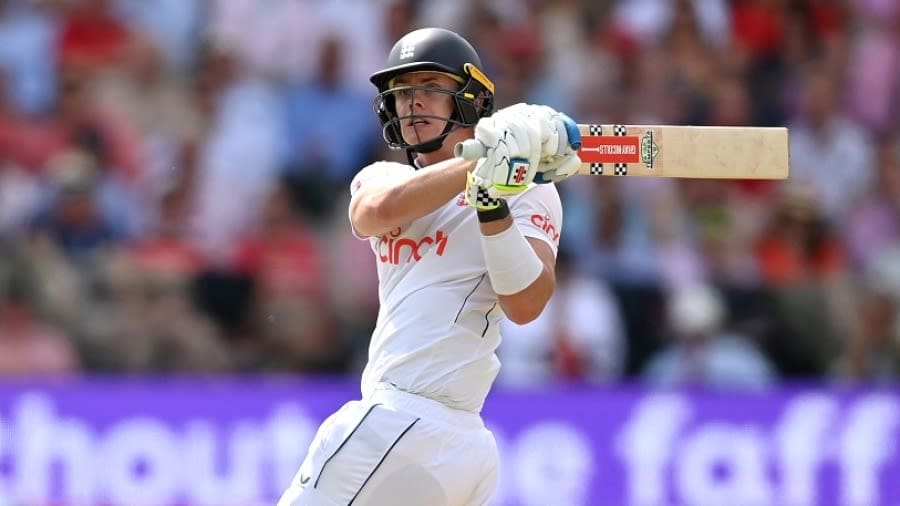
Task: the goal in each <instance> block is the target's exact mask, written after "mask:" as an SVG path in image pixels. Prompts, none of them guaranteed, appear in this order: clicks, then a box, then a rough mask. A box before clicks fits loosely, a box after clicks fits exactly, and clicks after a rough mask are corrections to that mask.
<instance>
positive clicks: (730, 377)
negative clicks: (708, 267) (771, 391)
mask: <svg viewBox="0 0 900 506" xmlns="http://www.w3.org/2000/svg"><path fill="white" fill-rule="evenodd" d="M666 314H667V322H668V328H669V329H670V332H671V339H672V341H671V343H670V344H669V345H668V346H667V347H666V348H665V349H664V350H662V351H661V352H660V353H659V354H657V355H656V356H655V357H653V358H652V359H651V360H650V362H649V363H648V364H647V367H646V369H645V370H644V373H643V379H644V381H645V382H647V383H648V384H650V385H654V386H667V387H674V386H699V387H712V388H730V389H734V388H737V389H759V388H765V387H768V386H770V385H772V384H773V382H774V381H775V380H776V378H777V375H776V372H775V369H774V367H773V366H772V364H771V363H770V362H769V361H768V359H767V358H766V356H765V354H764V353H763V352H762V351H761V350H760V349H758V348H757V346H756V344H755V343H754V342H753V341H752V340H751V339H749V338H748V337H747V336H743V335H740V334H736V333H734V332H730V331H728V330H727V329H726V328H725V326H724V325H725V322H726V321H727V313H726V308H725V304H724V301H723V299H722V297H721V295H720V294H719V292H718V291H717V290H716V289H715V288H713V287H712V286H710V285H706V284H694V285H681V286H678V287H675V288H674V289H673V292H672V293H670V296H669V299H668V309H667V313H666Z"/></svg>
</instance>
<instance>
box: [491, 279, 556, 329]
mask: <svg viewBox="0 0 900 506" xmlns="http://www.w3.org/2000/svg"><path fill="white" fill-rule="evenodd" d="M554 284H555V283H554V279H553V273H552V272H551V271H550V270H549V269H547V267H546V266H545V267H544V270H543V271H542V272H541V274H540V276H538V278H537V279H536V280H535V281H534V283H532V284H530V285H529V286H528V288H526V289H524V290H522V291H521V292H518V293H515V294H512V295H500V296H499V302H500V307H501V308H502V309H503V313H504V314H506V317H507V318H509V320H510V321H512V322H513V323H517V324H519V325H524V324H526V323H529V322H531V321H533V320H535V319H536V318H537V317H538V316H540V314H541V312H543V310H544V307H545V306H546V305H547V302H548V301H549V300H550V296H551V295H553V287H554Z"/></svg>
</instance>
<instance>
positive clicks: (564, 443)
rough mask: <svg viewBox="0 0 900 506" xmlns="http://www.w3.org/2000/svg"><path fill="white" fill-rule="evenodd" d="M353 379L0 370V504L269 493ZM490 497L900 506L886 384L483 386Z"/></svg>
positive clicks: (215, 498) (211, 498)
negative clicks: (86, 375)
mask: <svg viewBox="0 0 900 506" xmlns="http://www.w3.org/2000/svg"><path fill="white" fill-rule="evenodd" d="M357 396H358V390H357V386H356V384H355V383H347V382H325V381H301V380H287V379H285V380H248V379H243V380H225V379H210V380H196V379H190V380H189V379H181V380H175V379H172V380H160V381H140V380H123V379H118V378H106V379H103V380H93V381H86V382H79V383H60V384H11V383H5V384H2V385H0V506H10V505H13V506H18V505H28V506H37V505H50V504H53V505H72V506H76V505H77V506H87V505H128V506H140V505H148V506H149V505H153V506H164V505H188V504H190V505H204V506H205V505H216V506H229V505H234V506H238V505H240V506H251V505H263V504H266V505H271V504H274V501H275V499H276V498H277V496H278V495H279V493H280V492H281V490H282V489H283V488H284V487H285V486H286V484H287V483H288V482H289V481H290V479H291V477H292V475H293V473H294V472H295V470H296V468H297V466H298V465H299V463H300V461H301V460H302V458H303V455H304V454H305V451H306V447H307V445H308V443H309V441H310V440H311V438H312V436H313V434H314V432H315V429H316V428H317V426H318V424H319V423H320V422H321V420H323V419H324V418H325V417H326V416H327V415H328V414H330V413H331V412H333V411H334V410H336V409H337V408H338V407H340V405H341V404H343V403H344V402H345V401H347V400H350V399H354V398H356V397H357ZM484 416H485V419H486V420H487V422H488V424H489V425H490V427H491V428H492V429H493V430H494V433H495V434H496V435H497V439H498V442H499V444H500V448H501V462H502V466H503V467H502V471H501V486H500V489H499V491H498V497H497V501H496V504H498V505H522V506H531V505H535V506H538V505H540V506H547V505H581V504H584V505H610V506H630V505H634V506H672V505H691V506H704V505H709V506H713V505H715V506H721V505H729V506H745V505H746V506H763V505H773V506H774V505H777V506H782V505H784V506H807V505H809V506H812V505H816V506H820V505H821V506H827V505H834V506H870V505H871V506H881V505H885V506H888V505H900V445H898V443H900V389H898V388H894V389H882V390H864V391H844V390H833V389H825V388H794V389H785V390H780V391H774V392H767V393H760V394H749V393H748V394H724V393H713V392H689V391H643V390H637V389H630V388H618V389H603V390H598V389H576V388H566V389H558V390H544V391H540V392H536V391H528V392H524V391H502V390H495V392H494V393H493V394H492V395H491V397H490V398H489V399H488V404H487V407H486V409H485V413H484Z"/></svg>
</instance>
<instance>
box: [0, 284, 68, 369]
mask: <svg viewBox="0 0 900 506" xmlns="http://www.w3.org/2000/svg"><path fill="white" fill-rule="evenodd" d="M3 281H4V282H3V283H2V286H0V288H2V292H0V349H2V350H3V352H2V353H0V376H3V377H10V376H20V377H32V378H34V377H41V376H48V377H56V376H68V375H72V374H75V373H77V372H79V371H80V368H81V364H80V360H79V357H78V351H77V350H76V349H75V347H74V346H73V344H72V340H71V338H70V336H68V335H66V334H65V333H64V332H63V331H62V330H60V329H58V328H56V327H55V326H53V325H49V324H46V323H44V322H42V321H41V320H40V318H39V317H38V315H37V314H36V312H35V306H34V305H33V302H32V300H31V298H30V296H29V295H28V293H27V291H26V287H25V285H24V283H23V282H22V281H21V280H19V279H15V278H14V279H8V280H3Z"/></svg>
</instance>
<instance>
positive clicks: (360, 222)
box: [350, 195, 396, 237]
mask: <svg viewBox="0 0 900 506" xmlns="http://www.w3.org/2000/svg"><path fill="white" fill-rule="evenodd" d="M394 207H396V206H393V205H392V203H391V202H390V200H389V199H385V198H380V197H379V196H375V195H373V196H371V197H368V198H360V199H359V200H357V201H356V202H353V203H352V205H351V208H350V217H351V220H352V222H353V228H354V229H355V230H356V232H357V233H358V234H360V235H362V236H365V237H374V236H377V235H381V234H383V233H385V232H387V231H388V230H390V229H391V228H393V226H392V223H393V221H392V220H393V219H394V214H396V213H395V211H394V209H393V208H394Z"/></svg>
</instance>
